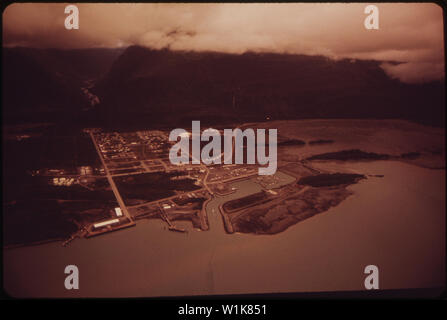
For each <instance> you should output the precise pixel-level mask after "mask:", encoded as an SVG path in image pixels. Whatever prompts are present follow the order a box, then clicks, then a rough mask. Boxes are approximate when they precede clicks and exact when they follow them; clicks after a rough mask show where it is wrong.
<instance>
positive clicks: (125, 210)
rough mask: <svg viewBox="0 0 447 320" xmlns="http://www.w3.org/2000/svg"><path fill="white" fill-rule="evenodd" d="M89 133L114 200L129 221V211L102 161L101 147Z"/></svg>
mask: <svg viewBox="0 0 447 320" xmlns="http://www.w3.org/2000/svg"><path fill="white" fill-rule="evenodd" d="M89 134H90V138H91V139H92V141H93V144H94V145H95V148H96V151H97V152H98V155H99V159H100V160H101V163H102V165H103V167H104V171H105V173H106V177H107V180H108V181H109V184H110V187H111V188H112V191H113V193H114V195H115V197H116V201H118V205H119V206H120V208H121V211H122V212H123V213H124V215H125V216H126V217H127V218H128V219H129V220H130V221H133V219H132V217H131V215H130V214H129V211H128V210H127V207H126V205H125V204H124V201H123V198H121V195H120V193H119V191H118V188H117V187H116V184H115V182H114V181H113V178H112V175H111V174H110V171H109V169H108V168H107V165H106V163H105V161H104V157H103V156H102V153H101V149H99V146H98V144H97V143H96V139H95V137H94V136H93V133H92V132H89Z"/></svg>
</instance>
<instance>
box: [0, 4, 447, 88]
mask: <svg viewBox="0 0 447 320" xmlns="http://www.w3.org/2000/svg"><path fill="white" fill-rule="evenodd" d="M366 5H367V4H366V3H364V4H362V3H350V4H348V3H297V4H294V3H283V4H279V3H276V4H275V3H263V4H262V3H261V4H115V3H113V4H87V3H86V4H78V7H79V15H80V28H79V30H70V31H69V30H66V29H65V28H64V27H63V26H64V19H65V17H66V15H65V14H64V8H65V4H34V3H33V4H29V3H25V4H21V3H16V4H12V5H10V6H8V7H7V8H6V10H5V12H4V15H3V18H4V20H3V21H4V24H3V41H4V45H5V46H27V47H39V48H66V49H73V48H91V47H108V48H116V47H128V46H131V45H141V46H146V47H150V48H152V49H167V48H169V49H172V50H184V51H198V52H200V51H218V52H225V53H235V54H241V53H244V52H248V51H253V52H258V53H261V52H274V53H289V54H304V55H323V56H326V57H329V58H331V59H343V58H355V59H365V60H376V61H390V60H392V61H399V62H402V64H400V65H393V64H383V65H381V67H382V68H383V69H384V70H385V72H386V73H387V74H388V75H389V76H390V77H393V78H397V79H399V80H401V81H402V82H405V83H421V82H430V81H432V80H439V79H443V78H444V45H443V42H444V37H443V18H442V9H441V7H439V6H438V5H436V4H431V3H381V4H377V6H378V9H379V12H380V13H379V21H380V24H379V30H366V29H365V27H364V20H365V18H366V16H367V15H366V14H365V13H364V10H365V7H366Z"/></svg>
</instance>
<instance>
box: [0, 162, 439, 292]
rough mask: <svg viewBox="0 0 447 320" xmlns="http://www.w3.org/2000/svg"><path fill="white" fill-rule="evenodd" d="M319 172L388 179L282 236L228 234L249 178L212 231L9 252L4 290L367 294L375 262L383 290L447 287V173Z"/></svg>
mask: <svg viewBox="0 0 447 320" xmlns="http://www.w3.org/2000/svg"><path fill="white" fill-rule="evenodd" d="M321 166H324V167H325V168H326V169H327V168H330V169H333V170H334V171H337V170H339V171H344V172H358V173H365V174H383V175H384V177H383V178H376V177H370V178H368V179H367V180H363V181H361V182H360V183H359V184H356V185H353V186H351V187H349V189H350V190H352V191H353V192H354V194H353V195H352V196H350V197H349V198H348V199H346V200H345V201H343V202H342V203H341V204H340V205H339V206H337V207H335V208H332V209H330V210H329V211H327V212H325V213H322V214H319V215H316V216H314V217H312V218H310V219H307V220H305V221H303V222H301V223H299V224H297V225H295V226H292V227H290V228H289V229H287V230H286V231H285V232H283V233H280V234H277V235H265V236H255V235H245V234H233V235H228V234H226V233H225V232H224V229H223V223H222V220H221V218H220V214H219V213H218V210H217V207H218V205H219V204H220V203H222V202H223V201H227V200H229V199H232V198H236V197H240V196H244V195H248V194H251V193H255V192H259V190H261V188H260V186H259V185H258V184H256V183H255V182H254V181H244V182H237V183H235V184H234V187H236V188H237V189H238V190H237V192H236V193H235V194H232V195H229V196H226V197H219V198H216V199H215V200H214V201H212V202H210V203H209V205H208V207H207V210H208V211H209V222H210V230H209V231H205V232H202V231H197V230H193V229H192V227H191V225H190V224H188V223H187V222H181V223H178V224H179V225H182V226H187V228H188V229H189V233H187V234H183V233H177V232H170V231H168V230H166V225H165V223H163V222H161V221H157V220H144V221H140V222H138V224H137V226H136V227H133V228H130V229H126V230H122V231H118V232H114V233H110V234H107V235H104V236H100V237H96V238H91V239H79V240H75V241H73V242H72V243H71V245H70V246H68V247H65V248H64V247H62V246H61V243H60V242H56V243H49V244H45V245H40V246H34V247H23V248H16V249H8V250H4V251H3V254H4V256H3V261H4V286H5V289H6V291H7V292H8V293H9V294H11V295H13V296H17V297H79V296H83V297H135V296H172V295H198V294H200V295H203V294H226V293H259V292H293V291H300V292H306V291H332V290H362V289H363V288H364V287H363V281H364V277H365V275H364V274H363V270H364V267H365V266H366V265H369V264H375V265H377V266H378V267H379V272H380V288H381V289H394V288H417V287H432V286H441V285H442V284H443V283H444V269H445V256H444V253H445V238H444V237H445V170H429V169H424V168H420V167H416V166H413V165H409V164H405V163H401V162H394V161H378V162H370V163H349V164H338V163H330V164H324V165H323V164H321ZM278 174H279V175H280V176H281V177H282V178H284V179H287V177H288V176H286V175H283V174H282V173H278ZM289 179H290V177H289ZM290 181H291V180H290ZM290 181H289V182H290ZM285 182H286V180H283V183H285ZM213 209H214V211H213ZM69 264H74V265H76V266H78V268H79V271H80V289H79V290H77V291H76V290H71V291H68V290H66V289H65V288H64V279H65V276H66V275H65V274H64V268H65V266H66V265H69Z"/></svg>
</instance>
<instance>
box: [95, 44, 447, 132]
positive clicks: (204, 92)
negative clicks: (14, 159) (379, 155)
mask: <svg viewBox="0 0 447 320" xmlns="http://www.w3.org/2000/svg"><path fill="white" fill-rule="evenodd" d="M379 66H380V62H377V61H360V60H357V61H350V60H341V61H332V60H329V59H327V58H325V57H319V56H304V55H286V54H256V53H245V54H241V55H232V54H223V53H214V52H201V53H198V52H174V51H169V50H151V49H147V48H143V47H138V46H133V47H129V48H128V49H127V50H126V51H125V52H124V53H123V54H122V55H121V56H120V57H119V58H118V59H117V60H116V62H115V63H114V64H113V65H112V67H111V69H110V72H109V73H108V74H107V75H106V76H105V77H104V79H103V80H102V81H101V82H99V83H98V85H97V86H96V87H95V88H94V91H95V93H96V94H97V95H98V96H100V98H101V101H102V108H103V116H104V118H107V119H108V122H109V124H111V125H114V124H116V122H117V121H118V122H119V123H120V125H124V124H126V123H127V124H128V125H129V126H131V125H132V124H134V125H136V124H137V123H138V122H146V123H148V124H149V123H154V122H156V123H166V124H167V125H174V124H177V123H187V122H189V121H191V120H193V119H199V120H203V121H210V122H211V123H213V122H216V121H220V122H221V121H224V120H227V121H237V120H239V121H247V120H263V119H266V118H267V117H268V118H274V119H290V118H294V119H299V118H344V117H353V118H406V119H411V120H416V121H421V122H425V123H431V124H437V125H443V120H441V119H443V115H444V113H443V112H444V111H443V110H444V109H443V108H444V99H445V97H444V89H443V83H439V82H438V83H429V84H423V85H408V84H403V83H401V82H399V81H398V80H393V79H390V78H389V77H388V76H387V75H386V74H385V73H384V71H383V70H382V69H381V68H380V67H379Z"/></svg>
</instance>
